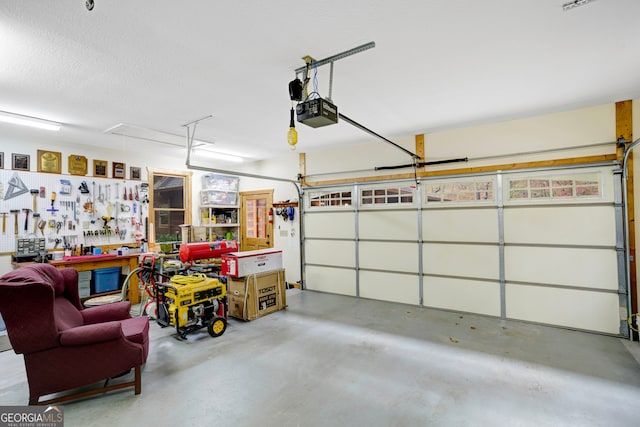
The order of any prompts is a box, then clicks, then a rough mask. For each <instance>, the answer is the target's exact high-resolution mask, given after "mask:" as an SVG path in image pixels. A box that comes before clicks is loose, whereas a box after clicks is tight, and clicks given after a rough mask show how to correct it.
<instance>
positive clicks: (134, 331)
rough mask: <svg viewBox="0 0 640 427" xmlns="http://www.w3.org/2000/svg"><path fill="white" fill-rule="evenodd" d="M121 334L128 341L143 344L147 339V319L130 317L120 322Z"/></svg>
mask: <svg viewBox="0 0 640 427" xmlns="http://www.w3.org/2000/svg"><path fill="white" fill-rule="evenodd" d="M121 324H122V332H123V334H124V336H125V337H127V339H128V340H130V341H133V342H135V343H138V344H144V343H145V342H146V341H147V340H148V339H149V318H147V317H145V316H141V317H132V318H131V319H125V320H122V321H121Z"/></svg>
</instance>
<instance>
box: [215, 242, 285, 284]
mask: <svg viewBox="0 0 640 427" xmlns="http://www.w3.org/2000/svg"><path fill="white" fill-rule="evenodd" d="M281 268H282V250H281V249H259V250H256V251H244V252H232V253H228V254H224V255H222V274H223V275H224V276H229V277H244V276H248V275H250V274H256V273H264V272H267V271H272V270H279V269H281Z"/></svg>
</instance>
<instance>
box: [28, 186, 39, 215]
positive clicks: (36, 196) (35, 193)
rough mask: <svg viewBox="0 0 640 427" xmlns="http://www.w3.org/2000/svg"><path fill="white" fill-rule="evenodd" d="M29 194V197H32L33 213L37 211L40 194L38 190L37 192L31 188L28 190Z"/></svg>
mask: <svg viewBox="0 0 640 427" xmlns="http://www.w3.org/2000/svg"><path fill="white" fill-rule="evenodd" d="M29 192H31V196H33V212H35V211H37V210H38V202H37V200H38V194H40V190H38V189H37V188H32V189H31V190H29Z"/></svg>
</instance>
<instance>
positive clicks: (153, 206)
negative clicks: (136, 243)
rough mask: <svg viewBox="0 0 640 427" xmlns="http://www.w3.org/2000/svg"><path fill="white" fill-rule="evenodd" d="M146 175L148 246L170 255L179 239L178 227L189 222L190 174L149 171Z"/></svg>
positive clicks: (180, 234)
mask: <svg viewBox="0 0 640 427" xmlns="http://www.w3.org/2000/svg"><path fill="white" fill-rule="evenodd" d="M149 176H150V177H151V179H150V180H149V187H150V188H149V193H150V195H151V197H150V206H149V220H150V222H151V227H150V230H153V232H152V233H149V234H150V236H149V237H150V242H149V243H150V245H154V247H156V250H158V249H160V250H161V251H162V252H170V251H172V250H174V249H175V248H176V247H177V245H176V243H180V242H181V240H182V233H181V229H180V226H181V225H182V224H190V223H191V173H190V172H167V171H159V170H150V171H149ZM155 245H158V246H160V247H157V246H155Z"/></svg>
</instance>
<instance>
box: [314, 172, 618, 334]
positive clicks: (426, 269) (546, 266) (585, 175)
mask: <svg viewBox="0 0 640 427" xmlns="http://www.w3.org/2000/svg"><path fill="white" fill-rule="evenodd" d="M617 176H618V175H617V174H614V170H613V167H611V166H600V167H590V168H574V169H553V170H539V171H519V172H515V173H496V174H492V175H483V176H464V177H450V178H438V179H423V180H421V182H420V184H418V185H416V183H415V182H409V181H407V182H387V183H376V184H368V185H354V186H345V187H340V188H323V189H318V188H313V189H306V191H305V201H306V204H305V219H304V224H305V228H304V253H305V286H306V288H307V289H311V290H318V291H324V292H332V293H340V294H345V295H353V296H359V297H364V298H374V299H381V300H386V301H395V302H401V303H407V304H415V305H423V306H426V307H434V308H439V309H446V310H454V311H460V312H471V313H478V314H483V315H489V316H496V317H500V318H504V319H518V320H524V321H529V322H536V323H543V324H549V325H557V326H562V327H568V328H572V329H581V330H589V331H596V332H601V333H607V334H613V335H624V336H626V334H627V333H628V330H627V328H626V322H624V320H621V315H620V313H621V311H623V310H621V308H624V307H625V306H626V295H625V285H624V262H623V260H624V252H623V248H622V246H621V245H622V243H621V242H622V238H621V236H622V230H621V229H620V224H621V223H622V222H621V212H622V210H621V206H620V204H619V203H616V200H618V198H617V197H618V196H616V193H618V194H619V185H616V182H615V180H616V179H619V178H616V177H617Z"/></svg>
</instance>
